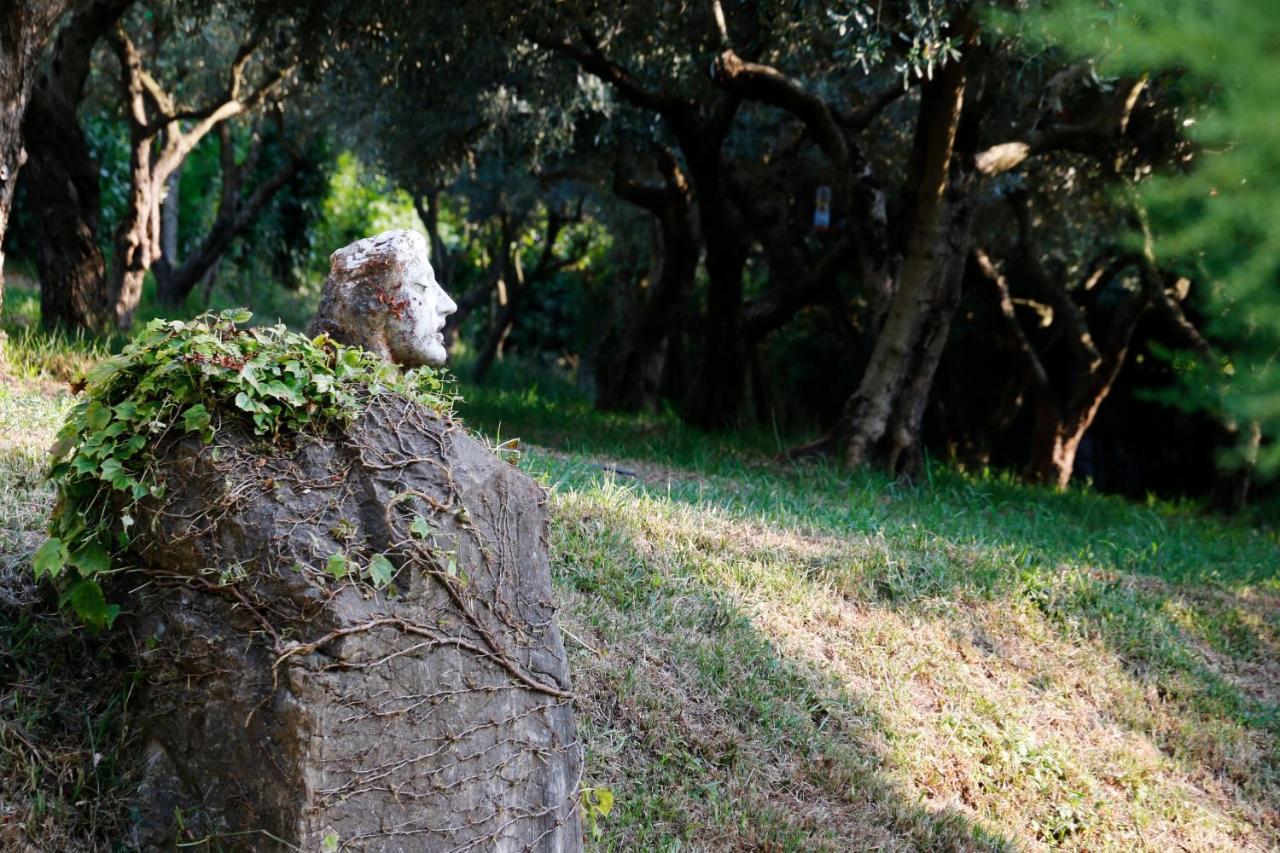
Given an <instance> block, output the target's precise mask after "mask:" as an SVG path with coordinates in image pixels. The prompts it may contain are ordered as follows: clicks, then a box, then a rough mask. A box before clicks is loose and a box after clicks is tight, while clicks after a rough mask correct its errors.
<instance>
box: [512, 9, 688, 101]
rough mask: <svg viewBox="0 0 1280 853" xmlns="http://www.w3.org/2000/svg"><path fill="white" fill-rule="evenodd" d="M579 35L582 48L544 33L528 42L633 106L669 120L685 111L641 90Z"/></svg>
mask: <svg viewBox="0 0 1280 853" xmlns="http://www.w3.org/2000/svg"><path fill="white" fill-rule="evenodd" d="M582 35H583V39H584V41H586V46H585V47H584V46H581V45H576V44H573V43H571V42H568V41H565V40H564V39H560V38H553V37H551V36H549V35H546V34H544V33H534V34H533V35H531V36H530V37H529V40H530V41H532V42H533V43H534V44H536V45H538V46H539V47H541V48H544V49H546V50H550V51H552V52H554V53H558V54H560V55H561V56H565V57H568V58H569V59H572V60H573V61H574V62H576V63H578V65H579V66H581V67H582V69H583V70H584V71H586V72H588V73H589V74H592V75H593V76H595V77H598V78H599V79H600V80H602V81H604V82H605V83H608V84H609V85H610V86H613V87H614V88H615V89H617V90H618V92H619V94H621V95H622V96H623V97H624V98H625V99H626V100H627V101H629V102H630V103H631V104H632V105H633V106H637V107H640V108H641V109H646V110H652V111H653V112H656V113H660V114H662V115H672V116H674V115H675V114H677V113H680V112H682V111H683V110H685V109H687V107H688V104H687V102H685V101H683V100H680V99H679V98H675V97H672V96H670V95H666V94H663V93H660V92H656V91H654V90H652V89H647V88H645V87H644V86H642V85H641V84H640V83H639V81H637V80H636V79H635V77H634V76H633V75H632V74H631V73H630V72H629V71H627V70H626V69H625V68H623V67H622V66H621V65H619V64H618V63H616V62H614V61H613V60H611V59H609V58H608V57H607V56H605V55H604V51H602V50H601V49H600V46H599V44H598V42H597V40H596V39H595V37H594V36H592V35H591V34H590V32H589V31H587V30H585V29H584V30H583V31H582Z"/></svg>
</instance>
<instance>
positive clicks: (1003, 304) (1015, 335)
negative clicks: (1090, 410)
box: [973, 248, 1050, 393]
mask: <svg viewBox="0 0 1280 853" xmlns="http://www.w3.org/2000/svg"><path fill="white" fill-rule="evenodd" d="M973 260H974V263H975V265H976V266H977V268H978V270H979V271H980V272H981V273H982V277H983V278H985V279H986V280H987V281H988V282H990V283H991V285H992V286H993V287H994V288H995V291H996V298H997V304H998V305H999V308H1000V316H1001V317H1002V318H1003V319H1004V325H1005V330H1006V331H1007V332H1008V333H1009V334H1008V338H1009V340H1010V341H1012V343H1013V349H1014V351H1015V352H1017V354H1018V355H1019V356H1021V357H1022V362H1023V366H1024V367H1025V368H1026V372H1027V374H1028V376H1029V377H1030V379H1031V380H1032V381H1033V382H1034V383H1035V384H1036V385H1037V386H1038V387H1039V388H1040V390H1042V391H1044V392H1046V393H1047V392H1049V391H1050V384H1049V374H1048V372H1046V371H1045V369H1044V363H1043V362H1041V361H1040V356H1038V355H1036V351H1035V348H1034V347H1032V346H1031V342H1030V341H1028V340H1027V335H1026V332H1024V331H1023V330H1022V323H1020V322H1019V321H1018V315H1017V313H1016V311H1015V309H1014V305H1013V296H1012V294H1011V293H1010V291H1009V282H1008V280H1007V279H1005V277H1004V275H1003V274H1002V273H1001V272H1000V270H999V269H997V268H996V265H995V264H994V263H993V262H992V260H991V258H990V256H988V255H987V253H986V252H984V251H983V250H982V249H977V248H975V249H974V250H973Z"/></svg>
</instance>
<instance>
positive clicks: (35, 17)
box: [0, 0, 70, 306]
mask: <svg viewBox="0 0 1280 853" xmlns="http://www.w3.org/2000/svg"><path fill="white" fill-rule="evenodd" d="M69 5H70V3H69V2H68V0H19V2H15V3H6V4H5V7H4V10H3V12H2V13H0V306H3V304H4V251H3V246H4V235H5V231H6V230H7V229H8V225H9V213H10V211H11V210H12V208H13V192H14V189H15V188H16V187H17V183H18V171H19V170H20V169H21V168H22V166H23V163H24V162H25V161H26V157H27V152H26V151H25V149H24V147H23V140H22V124H23V118H24V117H25V115H26V111H27V103H28V101H29V100H30V97H31V89H32V86H33V84H34V82H35V77H36V63H37V61H38V59H39V56H40V51H41V50H43V49H44V46H45V44H46V43H47V42H48V40H49V37H50V36H51V35H52V33H53V28H54V25H55V24H56V23H57V21H58V18H60V17H61V16H62V13H63V12H64V11H65V10H66V9H67V7H68V6H69Z"/></svg>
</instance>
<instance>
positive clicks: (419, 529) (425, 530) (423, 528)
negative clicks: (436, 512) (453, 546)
mask: <svg viewBox="0 0 1280 853" xmlns="http://www.w3.org/2000/svg"><path fill="white" fill-rule="evenodd" d="M409 532H410V533H412V534H413V535H414V536H417V537H418V538H419V539H426V538H427V537H428V536H430V535H431V523H430V522H429V521H427V520H426V519H425V518H423V517H422V516H420V515H415V516H414V517H413V521H411V522H409Z"/></svg>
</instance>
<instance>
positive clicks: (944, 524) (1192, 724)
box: [461, 387, 1280, 822]
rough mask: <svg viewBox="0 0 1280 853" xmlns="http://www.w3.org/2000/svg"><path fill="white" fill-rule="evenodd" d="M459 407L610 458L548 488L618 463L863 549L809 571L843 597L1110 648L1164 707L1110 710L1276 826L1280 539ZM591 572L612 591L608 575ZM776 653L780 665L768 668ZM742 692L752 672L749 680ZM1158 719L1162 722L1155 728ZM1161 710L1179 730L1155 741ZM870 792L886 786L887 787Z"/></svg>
mask: <svg viewBox="0 0 1280 853" xmlns="http://www.w3.org/2000/svg"><path fill="white" fill-rule="evenodd" d="M464 395H468V396H469V398H470V399H469V400H468V402H467V403H465V404H464V405H463V406H462V408H461V411H462V414H463V416H464V417H465V418H466V419H467V420H468V421H469V422H470V423H471V424H472V425H473V426H475V427H478V428H479V429H481V430H482V431H485V432H488V433H489V434H491V435H492V434H493V431H494V430H495V429H496V428H497V426H498V424H501V430H502V437H503V438H504V439H506V438H510V437H513V436H520V437H521V438H523V439H524V440H525V441H526V442H528V443H533V444H536V445H542V446H547V447H550V448H554V449H558V450H561V451H568V452H570V453H574V454H586V455H588V456H596V457H597V458H596V459H595V460H590V459H580V458H575V457H570V458H565V457H564V456H559V457H555V458H551V457H547V456H543V455H539V454H538V453H537V452H534V453H533V454H532V456H531V458H530V459H529V460H527V463H526V467H528V468H529V469H530V470H532V471H534V472H536V473H539V474H540V475H541V476H543V477H544V478H545V479H546V480H547V481H548V482H549V483H550V484H551V485H553V487H560V488H563V489H588V488H592V487H593V486H595V485H598V484H599V483H601V482H604V481H607V480H608V479H609V478H610V474H608V473H607V471H606V470H602V466H601V464H600V463H604V465H605V468H607V467H608V464H609V463H611V462H615V463H616V464H617V465H618V466H619V467H625V468H626V469H627V470H631V471H633V473H635V475H636V476H635V477H634V478H626V480H625V481H626V482H627V483H628V484H629V487H630V488H632V489H634V490H635V492H636V493H637V494H647V495H651V496H655V497H659V498H661V499H663V500H670V501H673V502H676V503H680V504H685V505H688V506H690V507H695V508H698V509H701V510H707V509H716V510H720V511H723V512H725V513H727V514H729V515H730V516H731V517H735V518H739V519H742V520H744V521H747V522H751V523H754V524H760V525H765V526H769V527H773V528H776V529H781V530H787V531H794V532H797V533H799V534H801V535H806V536H817V537H823V536H830V537H842V538H845V539H852V540H854V541H856V542H859V543H862V544H863V545H864V546H865V547H864V548H863V550H862V553H860V554H859V555H857V556H855V557H853V558H850V559H843V560H841V559H837V560H835V561H834V563H833V564H831V565H818V566H816V567H810V568H811V573H814V574H816V575H817V576H820V577H821V580H822V582H823V583H824V584H826V585H827V586H828V587H829V588H830V589H832V590H833V591H836V592H840V593H842V594H844V595H846V596H850V597H853V598H857V599H860V600H864V601H869V602H872V603H874V604H875V605H876V606H887V607H890V608H894V609H897V610H900V611H903V612H918V611H919V610H920V609H921V608H923V607H927V606H930V605H931V603H932V602H936V601H938V600H954V599H956V598H957V597H960V596H976V597H979V598H981V599H985V600H989V601H994V602H1000V601H1004V600H1009V601H1013V602H1017V603H1019V604H1024V603H1030V604H1032V605H1034V607H1035V608H1037V609H1038V610H1039V611H1040V612H1041V613H1043V614H1044V616H1045V617H1047V619H1048V621H1049V623H1050V624H1051V625H1054V626H1056V630H1057V631H1058V632H1059V633H1060V635H1061V636H1062V637H1063V638H1064V639H1065V640H1068V641H1069V642H1073V643H1077V644H1082V645H1085V646H1086V647H1087V645H1088V644H1090V643H1093V642H1101V644H1102V645H1103V646H1104V647H1105V648H1106V649H1107V650H1108V651H1109V652H1111V653H1113V654H1114V655H1115V657H1116V658H1117V660H1118V661H1119V662H1120V663H1121V664H1122V665H1123V667H1124V668H1125V670H1126V671H1127V672H1128V673H1129V676H1130V677H1131V678H1132V679H1133V681H1134V683H1135V684H1136V685H1137V688H1136V693H1138V694H1141V695H1144V696H1147V697H1151V698H1150V699H1149V700H1148V699H1143V700H1142V702H1140V703H1138V704H1140V705H1143V706H1144V707H1142V708H1134V709H1125V708H1118V709H1113V710H1114V712H1115V722H1117V723H1118V724H1119V725H1121V726H1123V727H1125V728H1127V729H1128V730H1129V731H1131V732H1133V733H1135V734H1137V735H1143V736H1147V735H1150V736H1151V737H1152V739H1153V742H1154V743H1155V744H1156V745H1157V746H1158V748H1159V749H1160V750H1161V751H1162V752H1163V753H1164V754H1165V755H1166V756H1168V757H1170V758H1171V759H1173V760H1174V761H1175V762H1177V763H1178V764H1180V765H1181V766H1183V767H1184V768H1186V769H1187V770H1188V771H1189V772H1191V773H1196V772H1207V773H1209V774H1211V775H1212V776H1219V777H1226V778H1229V779H1230V780H1231V781H1232V782H1233V783H1234V784H1236V785H1238V786H1239V787H1240V790H1241V792H1242V793H1241V796H1243V797H1244V798H1245V799H1246V800H1248V801H1250V802H1251V803H1252V804H1253V807H1254V808H1255V809H1256V810H1257V811H1260V812H1262V813H1270V814H1272V815H1274V814H1275V812H1276V808H1277V788H1280V749H1278V748H1277V744H1278V743H1280V695H1278V694H1280V669H1277V666H1276V663H1275V662H1276V661H1277V660H1280V539H1278V538H1277V534H1276V531H1275V530H1274V529H1266V528H1260V527H1249V526H1246V525H1244V524H1240V523H1234V522H1228V521H1222V520H1217V519H1209V518H1204V517H1201V516H1198V515H1196V514H1194V513H1193V512H1192V511H1191V510H1190V509H1189V508H1187V507H1177V506H1171V505H1167V504H1159V503H1155V504H1152V505H1149V506H1144V505H1140V504H1135V503H1132V502H1129V501H1126V500H1123V499H1120V498H1114V497H1106V496H1101V495H1097V494H1093V493H1090V492H1088V491H1086V490H1072V491H1069V492H1066V493H1054V492H1050V491H1047V490H1042V489H1035V488H1028V487H1025V486H1022V485H1019V484H1017V483H1014V482H1011V481H1008V480H1003V479H998V478H997V479H991V478H974V477H969V476H965V475H962V474H959V473H957V472H954V471H950V470H946V469H943V468H938V467H934V468H933V470H931V471H930V476H929V477H928V481H927V482H925V483H922V484H920V485H919V486H917V487H915V488H906V487H902V486H899V485H897V484H895V483H892V482H889V481H887V480H886V479H884V478H882V477H878V476H876V475H875V474H865V473H858V474H848V473H846V472H842V471H839V470H836V469H835V468H833V467H832V466H829V465H826V464H805V465H781V464H776V463H772V462H770V461H769V455H770V454H771V452H772V451H773V448H772V447H770V441H771V440H772V441H774V442H775V445H776V440H774V439H771V437H767V436H758V435H757V436H751V437H748V439H747V440H746V441H739V440H738V439H737V438H734V439H732V440H730V439H729V438H726V437H720V436H710V435H706V434H702V433H699V432H697V431H695V430H690V429H688V428H687V427H684V426H682V425H680V424H679V423H678V422H677V421H676V420H675V419H674V418H673V417H670V416H666V417H626V416H617V415H608V414H602V413H597V412H593V411H591V409H590V408H589V407H588V406H587V404H586V403H585V402H584V401H582V400H581V399H580V398H578V399H575V398H573V396H572V395H565V394H554V395H544V394H543V393H542V392H541V391H540V390H539V389H538V388H536V387H534V388H531V389H528V390H525V391H519V390H502V389H497V390H494V389H487V388H464ZM655 466H656V467H655ZM662 466H673V467H677V468H682V469H688V470H686V471H671V470H670V469H668V468H664V467H662ZM596 571H598V572H602V573H604V576H607V574H608V571H609V569H608V567H607V566H598V567H597V569H596ZM701 594H711V592H710V591H708V590H703V591H701ZM760 642H764V641H763V640H761V641H760ZM766 646H767V643H766ZM770 654H776V653H774V652H769V653H765V652H761V653H760V655H763V656H764V657H765V658H767V657H769V655H770ZM757 657H759V656H757ZM738 677H740V678H747V679H749V678H750V677H751V676H750V675H749V674H748V673H747V672H746V671H745V670H743V671H741V672H740V673H739V676H738ZM841 701H850V700H847V699H846V700H841ZM1148 704H1149V705H1150V706H1151V707H1152V708H1154V707H1158V708H1160V709H1163V710H1161V711H1160V712H1159V713H1158V714H1157V713H1156V712H1154V711H1150V708H1147V707H1146V706H1147V705H1148ZM1131 711H1132V712H1131ZM1149 711H1150V712H1149ZM1153 714H1155V715H1156V716H1159V717H1160V718H1161V719H1162V720H1164V722H1163V723H1161V724H1160V725H1158V726H1156V729H1155V730H1151V729H1152V726H1153V722H1152V721H1153V719H1154V718H1153ZM1250 745H1254V746H1256V747H1257V748H1256V750H1255V749H1253V748H1252V747H1251V746H1250ZM864 758H866V759H867V760H869V761H871V763H873V764H874V759H873V758H868V757H866V756H864ZM867 784H869V785H870V786H871V787H870V788H869V789H868V790H871V789H876V790H881V791H885V790H888V789H884V788H883V787H881V788H877V787H876V786H877V784H879V783H877V782H876V781H875V780H872V781H871V782H870V783H867ZM875 796H877V797H881V798H882V799H884V798H887V800H892V799H893V798H894V796H895V795H894V794H893V793H892V792H890V793H882V794H876V795H875ZM926 822H927V821H926Z"/></svg>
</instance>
